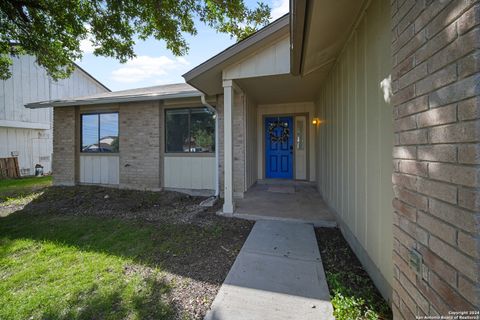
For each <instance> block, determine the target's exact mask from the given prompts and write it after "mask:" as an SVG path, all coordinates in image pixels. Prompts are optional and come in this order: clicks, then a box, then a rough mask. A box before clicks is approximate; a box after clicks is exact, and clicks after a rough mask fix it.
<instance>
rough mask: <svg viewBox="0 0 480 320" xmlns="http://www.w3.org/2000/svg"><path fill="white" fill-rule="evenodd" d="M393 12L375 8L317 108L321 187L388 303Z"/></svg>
mask: <svg viewBox="0 0 480 320" xmlns="http://www.w3.org/2000/svg"><path fill="white" fill-rule="evenodd" d="M389 10H390V8H389V4H388V3H385V2H384V1H381V0H377V1H373V2H372V4H371V5H370V7H369V8H368V9H367V11H366V14H365V16H364V17H363V18H362V20H361V21H360V23H359V25H358V27H357V28H356V30H354V33H353V35H352V37H351V38H350V40H349V42H348V43H347V45H346V47H345V49H344V50H343V52H342V54H341V56H340V58H339V60H338V61H337V63H336V64H335V66H334V67H333V69H332V71H331V73H330V74H329V77H328V78H327V80H326V82H325V83H324V84H323V85H322V87H321V88H320V97H319V99H318V101H317V104H316V107H317V112H318V115H319V117H320V118H321V119H323V120H324V122H323V123H322V125H321V126H320V127H319V128H318V129H317V130H316V131H317V141H318V143H319V145H318V149H319V152H318V155H319V156H318V163H317V168H318V188H319V189H320V190H321V192H322V194H323V196H324V199H325V200H326V201H327V202H328V204H329V205H330V206H331V207H332V208H334V209H335V211H336V212H337V213H338V215H339V218H340V219H341V221H342V222H343V225H344V226H346V228H348V232H349V233H350V234H352V235H353V237H354V238H355V243H356V244H359V245H360V246H361V248H363V250H364V252H366V255H367V256H368V257H366V256H365V255H364V254H362V253H361V252H360V251H359V250H356V252H357V254H358V255H359V258H360V260H362V263H364V265H366V267H367V270H368V271H369V273H370V275H371V276H372V278H373V279H374V281H375V282H376V284H377V286H378V287H379V288H380V290H381V291H382V293H383V294H384V295H386V296H388V295H389V292H386V291H387V289H385V288H386V286H385V283H382V281H384V280H386V281H387V282H389V283H390V284H391V282H392V280H393V265H392V258H391V256H392V246H393V244H392V242H393V239H392V212H393V209H392V205H391V200H392V199H393V191H392V184H391V175H392V148H393V121H392V108H391V106H390V105H389V104H388V103H387V102H385V101H384V97H383V91H382V89H381V87H380V83H381V82H382V80H384V79H385V78H388V76H389V72H390V70H391V68H390V28H389V26H390V21H389ZM352 246H355V244H353V245H352ZM369 261H371V262H373V264H374V266H372V265H371V263H370V262H369ZM378 270H379V271H380V273H381V277H380V276H379V274H378ZM382 278H383V279H384V280H383V279H382Z"/></svg>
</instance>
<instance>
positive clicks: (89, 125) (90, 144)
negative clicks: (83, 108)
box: [82, 114, 99, 152]
mask: <svg viewBox="0 0 480 320" xmlns="http://www.w3.org/2000/svg"><path fill="white" fill-rule="evenodd" d="M98 151H99V150H98V114H83V115H82V152H98Z"/></svg>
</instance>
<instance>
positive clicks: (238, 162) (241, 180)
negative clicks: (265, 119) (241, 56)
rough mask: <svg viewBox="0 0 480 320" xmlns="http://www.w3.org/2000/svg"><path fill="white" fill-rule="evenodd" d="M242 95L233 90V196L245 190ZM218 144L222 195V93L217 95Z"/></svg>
mask: <svg viewBox="0 0 480 320" xmlns="http://www.w3.org/2000/svg"><path fill="white" fill-rule="evenodd" d="M243 102H244V100H243V95H241V94H239V93H237V92H235V96H234V102H233V103H234V105H233V130H232V132H233V193H234V197H240V198H241V197H243V193H244V192H245V135H246V132H245V106H244V104H243ZM217 115H218V121H219V122H218V134H219V136H218V140H219V141H218V146H216V147H217V148H218V150H219V157H218V158H219V167H218V170H219V179H220V192H221V195H222V197H223V186H224V182H225V180H224V170H225V169H224V166H223V164H224V151H225V149H224V143H223V141H224V140H223V138H224V137H223V127H224V118H223V95H219V96H218V97H217Z"/></svg>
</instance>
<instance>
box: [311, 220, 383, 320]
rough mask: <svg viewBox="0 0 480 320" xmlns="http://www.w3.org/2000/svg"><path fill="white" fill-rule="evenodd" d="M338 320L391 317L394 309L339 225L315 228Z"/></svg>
mask: <svg viewBox="0 0 480 320" xmlns="http://www.w3.org/2000/svg"><path fill="white" fill-rule="evenodd" d="M315 233H316V236H317V241H318V247H319V249H320V254H321V256H322V262H323V267H324V269H325V274H326V277H327V283H328V286H329V289H330V295H331V297H332V302H333V305H334V307H335V309H336V310H335V312H336V314H335V317H336V318H337V319H350V318H352V316H353V318H358V319H392V311H391V310H390V307H389V306H388V304H387V302H386V301H385V300H384V299H383V297H382V295H381V294H380V292H379V291H378V290H377V288H376V287H375V285H374V284H373V281H372V280H371V279H370V276H369V275H368V273H367V272H366V271H365V269H364V268H363V267H362V265H361V263H360V261H359V260H358V259H357V257H356V256H355V254H354V252H353V251H352V249H351V248H350V246H349V245H348V243H347V241H346V240H345V238H344V237H343V235H342V233H341V232H340V230H339V229H338V228H316V229H315Z"/></svg>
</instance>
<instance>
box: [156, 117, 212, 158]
mask: <svg viewBox="0 0 480 320" xmlns="http://www.w3.org/2000/svg"><path fill="white" fill-rule="evenodd" d="M165 118H166V121H165V124H166V143H165V146H166V152H178V153H183V152H188V153H190V152H195V153H198V152H203V153H211V152H214V151H215V119H214V115H213V113H212V112H210V110H208V109H207V108H189V109H168V110H166V111H165Z"/></svg>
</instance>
